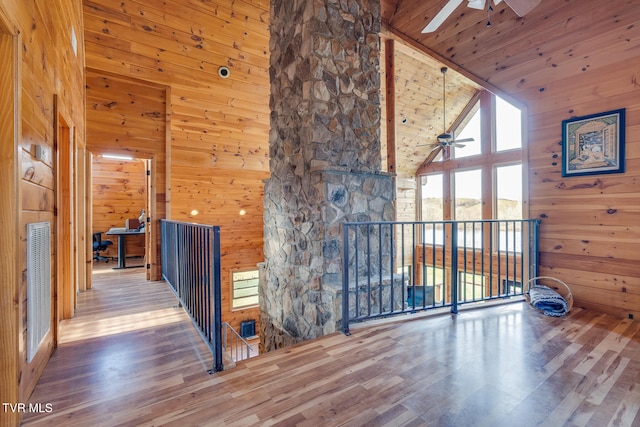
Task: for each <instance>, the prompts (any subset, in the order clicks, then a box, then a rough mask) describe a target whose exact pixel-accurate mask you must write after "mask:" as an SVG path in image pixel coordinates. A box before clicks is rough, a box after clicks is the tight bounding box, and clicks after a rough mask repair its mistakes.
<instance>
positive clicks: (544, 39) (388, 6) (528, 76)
mask: <svg viewBox="0 0 640 427" xmlns="http://www.w3.org/2000/svg"><path fill="white" fill-rule="evenodd" d="M447 1H448V0H421V1H415V0H382V17H383V25H384V26H385V27H387V28H388V29H389V31H390V32H391V33H392V34H393V35H395V36H397V37H399V38H401V39H404V40H407V41H408V42H409V43H413V44H414V45H416V46H418V47H419V48H421V49H423V50H424V51H425V52H429V53H431V54H433V57H434V58H436V60H435V63H434V64H433V65H432V66H429V65H428V63H429V61H430V60H429V59H426V60H424V61H425V66H424V67H423V68H415V67H414V74H413V75H411V74H410V73H407V72H404V71H401V67H403V66H405V63H406V64H409V62H411V61H419V59H417V58H416V57H415V55H413V56H411V55H407V57H406V60H405V59H402V58H398V59H397V60H396V61H397V68H398V72H397V76H396V79H397V80H398V82H397V86H398V87H399V88H402V89H403V90H404V93H401V94H398V96H397V100H396V101H397V102H399V103H400V105H399V108H397V109H396V112H397V114H398V115H399V114H403V113H404V114H407V115H410V114H411V113H414V112H416V111H422V110H428V109H429V108H430V109H431V113H432V114H431V116H432V118H431V119H429V120H431V121H430V122H429V124H428V125H427V126H431V125H432V124H433V123H434V122H433V119H435V123H436V127H437V129H436V130H437V131H440V129H439V127H441V125H437V123H442V118H441V116H440V117H439V118H438V109H437V108H438V107H437V105H438V99H436V97H437V96H438V95H437V93H436V92H433V93H432V92H431V91H430V90H427V91H426V93H425V87H424V86H422V85H420V84H412V83H414V81H413V80H418V81H420V82H432V83H431V85H429V86H430V88H433V89H438V88H440V87H441V86H438V85H437V84H436V83H434V82H437V81H439V79H441V74H440V66H441V65H440V64H441V63H443V62H444V63H446V64H449V65H450V66H452V68H454V69H456V70H460V71H461V72H462V73H463V74H464V75H466V76H470V77H471V78H472V79H474V80H475V81H476V82H486V84H487V85H488V86H489V88H490V89H494V90H497V91H500V93H501V94H505V95H507V96H511V97H512V98H513V99H515V100H517V101H520V102H521V103H522V104H523V105H531V104H532V103H535V100H536V99H537V97H539V94H540V93H542V92H544V91H547V90H552V89H553V85H554V84H566V82H567V81H570V80H571V77H572V76H577V75H580V74H582V73H586V72H589V71H593V70H596V69H601V68H603V67H612V66H615V64H617V63H621V62H624V61H640V60H639V58H640V3H638V1H637V0H542V2H541V3H540V4H539V5H538V6H537V7H536V8H534V9H533V10H532V11H531V12H529V13H528V14H527V15H526V16H525V17H518V16H517V15H516V14H515V13H514V12H513V11H512V10H511V9H510V8H509V7H508V6H507V5H506V4H505V2H504V1H503V2H501V3H500V4H499V5H497V6H493V7H494V9H495V10H494V12H492V15H491V26H490V27H487V25H486V24H487V13H486V11H482V10H475V9H470V8H468V7H467V6H466V1H463V4H461V5H460V6H459V7H458V8H457V9H456V10H455V11H454V12H453V14H452V15H451V16H450V17H449V18H448V19H447V20H446V21H445V22H444V23H443V24H442V26H441V27H440V28H439V29H438V30H437V31H435V32H434V33H430V34H422V33H421V31H422V29H423V28H424V27H425V25H426V24H427V23H428V22H429V21H430V20H431V19H432V18H433V16H435V14H436V13H438V11H439V10H440V9H441V8H442V7H443V6H444V5H445V4H446V3H447ZM438 60H440V61H438ZM417 69H419V71H420V72H419V74H415V71H416V70H417ZM450 74H451V76H450V75H449V74H448V75H447V78H448V79H449V80H450V82H451V85H449V84H448V90H449V91H450V92H451V93H452V96H448V98H447V103H448V104H449V103H450V102H451V104H450V105H451V109H452V111H451V112H447V114H448V115H450V116H451V118H452V119H453V118H454V117H453V115H454V114H455V109H454V105H458V108H459V105H460V104H462V103H464V99H460V100H459V102H458V101H454V98H455V97H456V96H463V97H464V96H465V94H466V95H468V89H469V87H470V86H468V87H467V88H465V89H462V88H461V89H456V88H455V85H456V84H460V81H464V79H458V78H457V77H453V76H454V75H456V74H457V73H455V71H454V72H452V73H450ZM450 77H451V78H450ZM412 79H413V80H412ZM556 82H557V83H556ZM600 83H602V84H606V82H600ZM464 84H467V85H470V84H471V83H469V82H466V83H464ZM594 90H597V87H596V88H594ZM457 92H458V94H456V93H457ZM429 96H433V99H432V103H431V104H430V105H425V100H426V99H428V97H429ZM440 98H441V95H440ZM450 100H451V101H450ZM409 119H411V117H409ZM400 120H401V117H398V121H399V122H398V124H397V128H398V144H397V145H398V151H399V159H398V165H399V168H398V173H399V174H400V172H401V171H400V163H401V162H402V161H409V163H410V165H408V166H407V167H406V168H405V169H404V170H403V173H404V174H408V173H410V170H409V169H410V168H413V166H415V163H417V161H415V159H414V160H409V159H410V156H411V154H415V155H416V156H420V155H422V153H420V152H419V151H416V150H414V148H413V147H411V146H407V144H409V143H412V144H415V143H416V142H418V141H420V140H422V138H421V137H420V135H421V134H420V133H417V134H416V133H415V132H414V131H415V129H409V128H407V129H408V130H411V132H406V134H403V133H402V129H403V128H402V124H401V123H400ZM415 120H416V121H420V120H421V119H419V118H418V117H417V116H416V117H415ZM426 121H427V120H425V122H426ZM418 124H419V123H418ZM421 131H422V132H424V130H423V129H421ZM437 133H439V132H436V134H437ZM432 136H433V135H427V137H432ZM403 147H404V148H403ZM412 150H413V151H412ZM401 151H402V153H403V154H400V152H401ZM401 156H402V157H403V158H400V157H401ZM414 171H415V169H414Z"/></svg>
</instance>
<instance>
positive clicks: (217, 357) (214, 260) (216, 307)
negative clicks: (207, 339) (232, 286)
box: [211, 227, 224, 372]
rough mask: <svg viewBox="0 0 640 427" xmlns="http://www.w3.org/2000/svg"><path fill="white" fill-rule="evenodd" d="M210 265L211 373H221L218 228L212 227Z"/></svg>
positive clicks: (220, 296) (222, 367) (220, 298)
mask: <svg viewBox="0 0 640 427" xmlns="http://www.w3.org/2000/svg"><path fill="white" fill-rule="evenodd" d="M212 237H213V241H212V245H211V247H212V251H211V265H212V266H213V274H212V276H213V280H212V282H211V294H212V296H213V339H214V349H215V351H214V357H213V372H218V371H222V370H223V369H224V366H223V365H222V295H221V294H222V292H216V289H220V281H221V276H220V227H213V233H212Z"/></svg>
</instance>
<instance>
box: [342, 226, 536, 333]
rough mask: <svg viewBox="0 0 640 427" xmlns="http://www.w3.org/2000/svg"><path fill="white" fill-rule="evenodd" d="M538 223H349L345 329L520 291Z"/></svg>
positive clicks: (532, 261)
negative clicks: (370, 321) (362, 323)
mask: <svg viewBox="0 0 640 427" xmlns="http://www.w3.org/2000/svg"><path fill="white" fill-rule="evenodd" d="M539 224H540V221H539V220H483V221H437V222H435V221H434V222H347V223H345V224H344V234H343V271H342V274H343V282H342V330H343V332H344V333H345V334H349V324H350V323H353V322H360V321H364V320H367V319H374V318H381V317H387V316H391V315H396V314H402V313H413V312H417V311H423V310H430V309H435V308H442V307H450V310H451V312H452V313H457V312H458V307H459V306H460V305H462V304H469V303H478V302H481V301H489V300H496V299H505V298H510V297H513V296H522V295H523V293H524V289H523V283H526V282H527V280H529V279H530V278H532V277H535V276H537V268H538V228H539Z"/></svg>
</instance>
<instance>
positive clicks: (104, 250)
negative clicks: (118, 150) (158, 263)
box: [90, 153, 151, 273]
mask: <svg viewBox="0 0 640 427" xmlns="http://www.w3.org/2000/svg"><path fill="white" fill-rule="evenodd" d="M150 164H151V160H148V159H136V158H133V157H130V156H123V155H110V154H106V153H105V154H95V153H94V154H92V155H91V168H90V170H91V224H92V225H91V231H92V236H93V242H94V245H93V247H94V251H93V264H92V265H93V271H94V273H95V272H96V271H100V272H107V271H112V270H119V269H123V268H138V269H144V268H145V267H146V265H147V260H148V255H149V254H148V252H149V245H148V239H147V238H146V237H147V233H146V225H147V224H146V222H147V218H150V216H151V212H150V210H151V209H150V203H149V194H150V192H151V189H150V182H151V179H150V175H151V168H150Z"/></svg>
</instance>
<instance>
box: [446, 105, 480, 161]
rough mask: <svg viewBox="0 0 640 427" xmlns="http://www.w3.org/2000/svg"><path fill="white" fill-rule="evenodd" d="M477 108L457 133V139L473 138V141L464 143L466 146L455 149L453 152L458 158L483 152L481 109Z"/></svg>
mask: <svg viewBox="0 0 640 427" xmlns="http://www.w3.org/2000/svg"><path fill="white" fill-rule="evenodd" d="M475 110H476V111H475V113H473V115H472V116H471V119H470V120H469V121H468V122H467V123H466V124H464V125H463V126H464V127H462V128H461V129H460V130H459V131H458V132H457V133H456V134H455V139H466V138H473V141H471V142H465V143H463V145H464V147H460V146H459V147H456V148H455V149H454V152H453V154H454V156H455V158H456V159H460V158H463V157H471V156H476V155H478V154H481V153H482V151H481V147H480V141H481V140H482V135H481V133H480V109H479V108H476V109H475Z"/></svg>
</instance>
